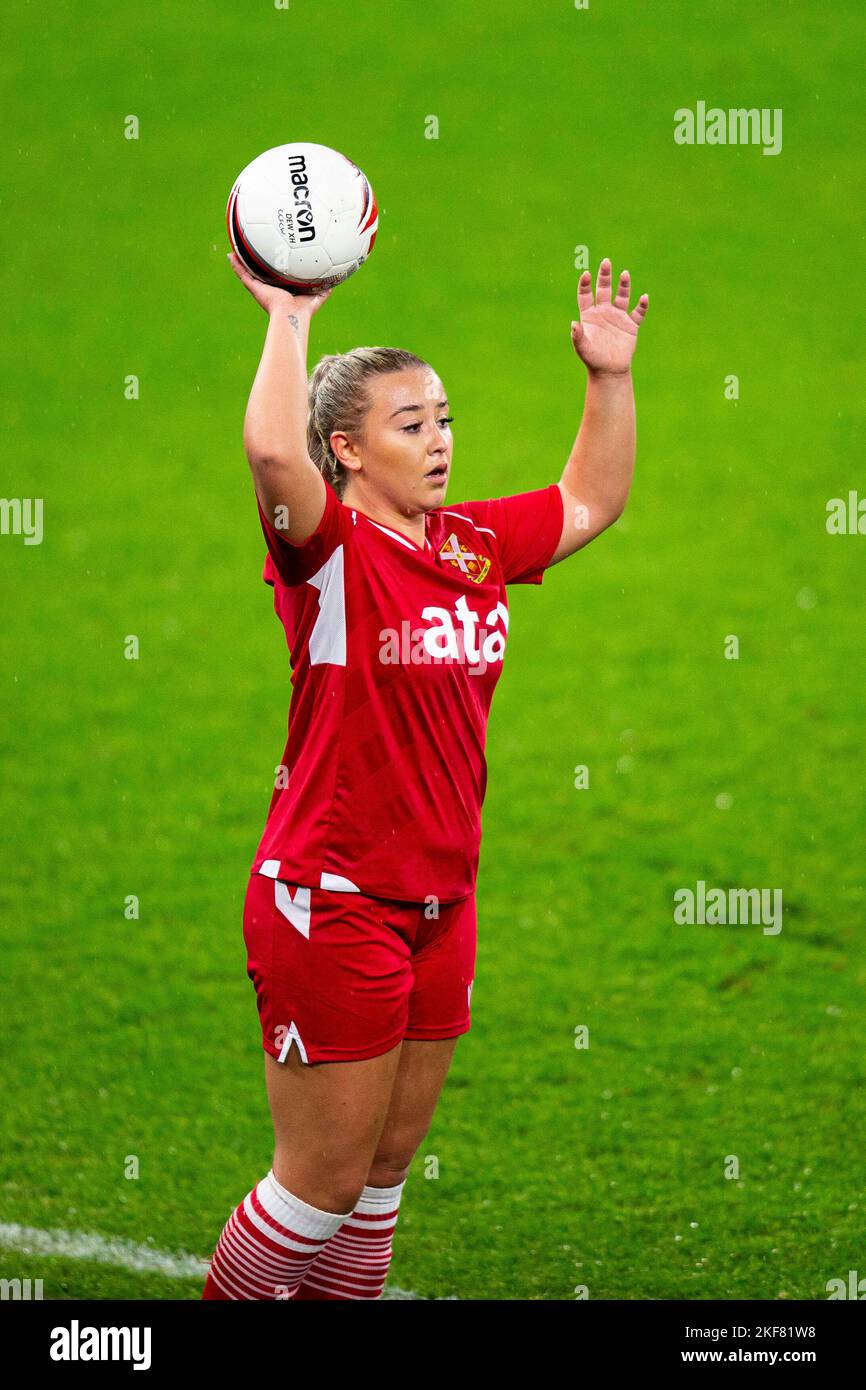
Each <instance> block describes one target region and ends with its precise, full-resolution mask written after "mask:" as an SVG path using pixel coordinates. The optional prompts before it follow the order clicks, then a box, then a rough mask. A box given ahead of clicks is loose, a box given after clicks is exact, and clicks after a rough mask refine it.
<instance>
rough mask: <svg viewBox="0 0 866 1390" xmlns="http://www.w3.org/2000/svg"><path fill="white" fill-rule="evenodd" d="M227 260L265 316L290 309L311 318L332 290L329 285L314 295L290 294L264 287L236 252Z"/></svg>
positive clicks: (289, 292) (275, 288) (273, 287)
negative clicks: (282, 309) (283, 309)
mask: <svg viewBox="0 0 866 1390" xmlns="http://www.w3.org/2000/svg"><path fill="white" fill-rule="evenodd" d="M228 259H229V263H230V265H231V268H232V270H233V271H234V273H235V275H236V276H237V277H238V279H239V280H240V282H241V284H242V285H244V286H245V287H246V288H247V289H248V290H249V292H250V294H251V295H252V297H253V299H254V300H255V301H256V303H257V304H260V305H261V306H262V308H263V309H264V311H265V313H266V314H273V313H274V312H276V311H278V310H279V309H281V308H285V309H291V311H292V313H293V314H309V316H310V317H311V318H312V316H313V314H314V313H315V312H316V310H317V309H320V308H321V306H322V305H323V304H324V302H325V300H326V299H327V298H328V297H329V295H330V294H331V291H332V290H333V285H331V286H329V288H328V289H326V290H317V291H316V293H315V294H292V292H291V291H290V290H281V289H278V288H277V287H276V286H275V285H266V284H265V282H264V281H263V280H257V279H256V277H255V276H254V275H251V274H250V272H249V271H248V270H247V268H246V266H245V265H244V263H243V261H242V260H241V259H240V257H239V256H238V254H237V252H236V251H231V252H229V257H228Z"/></svg>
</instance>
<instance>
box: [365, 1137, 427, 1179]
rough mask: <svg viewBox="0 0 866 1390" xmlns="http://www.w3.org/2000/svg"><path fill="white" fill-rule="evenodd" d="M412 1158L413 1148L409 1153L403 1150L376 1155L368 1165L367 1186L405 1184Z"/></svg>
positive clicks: (413, 1154)
mask: <svg viewBox="0 0 866 1390" xmlns="http://www.w3.org/2000/svg"><path fill="white" fill-rule="evenodd" d="M416 1147H417V1146H416ZM414 1156H415V1149H414V1148H413V1149H412V1150H411V1152H410V1151H409V1150H408V1149H403V1150H401V1151H399V1152H396V1153H395V1152H389V1153H383V1154H378V1153H377V1154H376V1156H375V1158H374V1159H373V1162H372V1163H371V1164H370V1171H369V1173H368V1174H367V1186H368V1187H396V1186H397V1184H398V1183H401V1182H405V1181H406V1178H407V1177H408V1176H409V1167H410V1164H411V1162H412V1159H413V1158H414Z"/></svg>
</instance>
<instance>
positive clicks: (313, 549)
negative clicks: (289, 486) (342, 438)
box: [257, 470, 354, 585]
mask: <svg viewBox="0 0 866 1390" xmlns="http://www.w3.org/2000/svg"><path fill="white" fill-rule="evenodd" d="M317 472H318V470H317ZM319 480H320V482H321V484H322V508H321V514H320V516H319V519H318V521H317V523H316V524H315V526H314V527H313V529H312V530H311V531H309V532H308V534H306V535H305V536H303V538H302V539H299V540H292V539H291V532H290V530H288V529H286V528H284V527H281V526H280V525H279V521H280V519H281V517H280V510H279V509H280V505H283V504H278V506H277V509H276V523H277V524H274V521H271V520H269V519H268V517H267V516H266V514H265V510H264V507H263V506H262V502H261V499H260V498H259V499H257V500H258V510H259V521H260V522H261V526H262V531H263V533H264V537H265V542H266V544H267V547H268V558H267V560H266V562H265V572H264V578H265V580H266V581H267V583H269V584H273V583H275V582H276V580H277V579H279V580H280V581H281V582H282V583H283V584H289V585H291V584H303V583H305V582H306V580H308V579H311V578H312V577H313V576H314V575H315V574H316V573H317V572H318V571H319V570H321V569H322V568H323V566H324V565H325V564H326V563H327V562H328V560H330V559H331V558H332V557H333V556H334V555H335V552H336V551H337V550H339V549H340V547H341V546H342V545H343V544H344V543H345V541H346V540H348V538H349V537H350V536H351V534H352V531H353V529H354V528H353V523H352V519H351V514H350V512H349V511H348V509H347V508H346V507H344V506H343V504H342V502H341V501H340V499H339V497H338V496H337V494H336V492H335V491H334V489H333V488H332V487H331V486H330V485H329V484H328V483H326V482H325V479H324V478H323V477H322V475H321V473H320V474H319Z"/></svg>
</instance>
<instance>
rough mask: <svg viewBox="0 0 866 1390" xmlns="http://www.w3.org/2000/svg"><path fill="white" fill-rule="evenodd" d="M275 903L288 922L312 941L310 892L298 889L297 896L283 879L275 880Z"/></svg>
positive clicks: (296, 890) (306, 889) (307, 889)
mask: <svg viewBox="0 0 866 1390" xmlns="http://www.w3.org/2000/svg"><path fill="white" fill-rule="evenodd" d="M274 902H275V903H276V905H277V909H278V911H280V912H281V913H282V914H283V916H284V917H285V918H286V920H287V921H289V922H291V924H292V926H293V927H295V928H297V930H298V931H299V932H300V933H301V936H305V937H306V938H307V940H308V941H309V939H310V890H309V888H296V889H295V896H294V898H293V897H292V890H291V887H290V886H289V884H288V883H283V880H282V879H281V878H275V879H274Z"/></svg>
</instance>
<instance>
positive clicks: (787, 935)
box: [0, 0, 866, 1299]
mask: <svg viewBox="0 0 866 1390" xmlns="http://www.w3.org/2000/svg"><path fill="white" fill-rule="evenodd" d="M7 19H8V21H9V22H10V24H11V34H10V35H9V37H8V38H7V40H6V42H5V43H4V46H3V50H2V53H0V63H2V67H3V76H4V88H5V90H6V93H7V99H6V103H5V106H6V111H7V123H6V128H5V139H4V141H3V147H4V153H3V166H4V175H5V177H4V178H3V188H4V193H3V198H4V211H5V215H6V219H7V231H8V232H9V233H10V235H7V238H6V250H5V253H4V257H3V262H2V267H0V274H2V279H3V288H4V303H5V305H6V310H5V325H6V329H7V332H6V334H5V335H4V347H3V353H4V361H3V385H4V388H5V389H4V391H3V393H2V394H3V406H2V410H3V426H4V430H3V433H4V439H5V444H6V449H5V459H4V468H3V482H2V489H0V490H2V492H3V495H4V496H5V497H7V498H14V497H19V498H24V497H41V498H43V499H44V539H43V541H42V544H41V545H31V546H27V545H25V544H24V543H23V539H22V538H21V537H20V536H15V535H12V534H9V535H2V536H0V577H2V586H3V592H4V595H5V598H4V604H3V633H2V650H3V662H2V686H0V689H2V704H0V743H2V763H3V768H4V783H3V789H2V805H0V810H2V822H3V825H4V848H3V863H2V873H0V914H2V921H3V924H4V930H3V966H4V968H3V972H2V974H3V983H2V995H0V1002H2V1014H3V1019H4V1026H3V1030H2V1040H3V1050H4V1057H3V1075H4V1082H5V1088H4V1089H5V1100H4V1105H3V1108H2V1119H0V1127H2V1128H0V1137H2V1144H0V1147H2V1159H0V1227H2V1228H3V1229H4V1230H5V1229H7V1227H8V1226H9V1225H10V1224H12V1223H17V1224H20V1225H23V1226H29V1227H36V1228H39V1229H40V1230H46V1231H49V1230H50V1231H56V1230H65V1231H78V1232H82V1231H83V1232H89V1233H94V1234H98V1235H101V1236H103V1237H105V1238H111V1237H119V1238H123V1239H125V1240H129V1241H133V1242H135V1243H138V1244H145V1243H150V1244H151V1245H152V1246H153V1247H154V1248H155V1249H160V1250H169V1251H185V1252H187V1253H188V1254H192V1255H197V1256H201V1257H207V1256H209V1255H210V1254H211V1252H212V1249H213V1245H214V1243H215V1241H216V1238H217V1236H218V1234H219V1231H220V1230H221V1228H222V1225H223V1223H224V1221H225V1220H226V1218H227V1216H228V1214H229V1211H230V1210H231V1209H232V1207H233V1206H234V1205H235V1204H236V1203H237V1202H238V1201H239V1200H240V1198H241V1197H242V1196H243V1195H244V1193H246V1192H247V1191H248V1190H249V1188H250V1187H251V1186H252V1184H253V1183H254V1182H255V1181H256V1180H257V1179H258V1178H259V1177H261V1176H262V1174H263V1173H264V1172H265V1170H266V1169H267V1167H268V1166H269V1164H270V1160H271V1154H272V1149H271V1129H270V1120H269V1117H268V1112H267V1107H266V1101H265V1094H264V1086H263V1062H262V1053H261V1046H260V1037H259V1030H258V1021H257V1017H256V1010H255V1000H254V995H253V991H252V986H251V985H250V983H249V981H248V980H247V978H246V975H245V973H244V949H243V939H242V933H241V905H242V900H243V894H244V890H245V886H246V874H247V870H248V866H249V863H250V861H251V858H252V854H253V851H254V848H255V845H256V843H257V840H258V836H259V834H260V831H261V828H262V824H263V818H264V814H265V810H266V806H267V801H268V796H269V793H270V788H271V786H272V769H273V767H274V765H275V763H276V762H277V761H278V759H279V756H280V753H281V751H282V746H283V742H282V740H283V734H284V729H285V718H286V709H287V704H288V693H289V692H288V668H287V660H286V654H285V647H284V641H283V636H282V632H281V630H280V629H279V626H278V624H277V622H276V620H275V618H274V616H273V613H272V610H271V602H270V594H269V591H268V590H267V589H266V588H265V586H264V585H263V584H262V583H261V579H260V573H261V563H262V557H263V542H262V538H261V535H260V532H259V527H258V522H257V519H256V513H255V506H254V502H253V495H252V488H251V483H250V479H249V475H248V471H247V466H246V462H245V459H244V456H243V451H242V446H241V423H242V418H243V410H244V406H245V401H246V396H247V392H248V389H249V386H250V383H251V380H252V376H253V373H254V370H255V365H256V362H257V359H258V353H259V350H260V346H261V342H262V338H263V333H264V327H265V318H264V315H263V314H262V313H261V312H260V311H259V310H258V309H257V308H256V306H255V305H254V304H253V302H252V300H251V299H249V297H248V296H247V295H245V294H244V292H243V291H242V289H241V287H240V286H239V285H238V283H237V281H236V280H235V278H234V276H233V275H232V273H231V271H230V269H229V267H228V265H227V263H226V258H225V257H226V251H227V243H226V235H225V227H224V222H223V212H224V206H225V199H226V195H227V192H228V189H229V187H230V185H231V183H232V180H233V178H234V176H235V175H236V173H237V172H238V170H239V169H240V168H241V167H243V165H245V164H246V163H247V162H248V161H249V160H250V159H251V158H252V157H253V156H254V155H256V154H257V153H259V152H260V151H261V150H263V149H265V148H268V147H269V146H271V145H275V144H278V143H282V142H283V141H286V140H290V139H311V140H316V141H319V142H321V143H324V144H329V145H333V146H335V147H337V148H339V149H341V150H344V151H345V152H346V153H347V154H349V155H350V157H351V158H352V159H353V160H355V161H356V162H357V163H358V164H359V165H360V166H361V167H362V168H363V169H364V170H365V171H366V172H367V173H368V174H369V177H370V179H371V182H372V184H373V187H374V189H375V191H376V194H377V197H378V201H379V205H380V211H381V220H380V231H379V238H378V241H377V244H376V248H375V250H374V253H373V256H372V258H371V260H370V263H369V265H367V266H365V267H364V268H363V269H362V270H361V272H360V273H359V274H358V275H357V276H356V277H355V278H354V279H353V280H352V281H351V282H350V283H348V284H347V285H345V286H343V287H341V288H339V289H338V290H337V291H336V292H335V293H334V295H333V296H332V298H331V300H330V301H329V303H328V304H327V305H326V306H325V308H324V310H323V311H322V313H321V314H320V315H319V316H318V317H317V319H316V321H315V323H314V326H313V352H314V358H313V360H315V356H318V354H319V353H323V352H332V351H340V350H346V349H348V348H350V347H352V346H354V345H357V344H375V343H381V344H389V345H392V346H398V347H408V348H411V349H412V350H414V351H416V352H418V353H420V354H421V355H423V356H425V357H426V358H428V359H429V360H430V361H431V362H432V363H433V365H434V366H435V367H436V369H437V371H438V372H439V374H440V375H441V377H442V379H443V381H444V383H445V386H446V389H447V390H448V393H449V396H450V398H451V401H452V404H453V413H454V415H455V417H456V418H455V425H454V432H455V456H454V459H455V470H454V477H453V480H452V484H451V487H450V489H449V501H451V502H456V501H459V500H461V498H465V497H478V496H501V495H502V494H504V493H508V492H518V491H523V490H525V489H528V488H531V487H541V486H543V485H545V484H546V483H549V482H553V481H555V480H556V479H557V478H558V477H559V475H560V472H561V470H562V467H563V465H564V462H565V459H566V457H567V455H568V451H569V448H570V446H571V443H572V440H573V438H574V434H575V432H576V430H577V426H578V423H579V419H580V413H581V406H582V399H583V379H584V372H583V368H582V366H581V364H580V363H579V362H578V360H577V359H576V357H575V356H574V354H573V351H572V348H571V345H570V341H569V322H570V320H571V319H572V318H573V317H576V300H575V291H576V284H577V277H578V271H577V270H576V269H575V263H574V262H575V248H576V247H578V246H586V247H588V249H589V254H590V259H591V264H592V269H593V272H595V271H596V269H597V266H598V262H599V260H600V259H601V257H602V256H604V255H606V254H608V255H610V256H611V257H612V260H613V266H614V272H615V273H618V271H619V270H620V269H622V268H623V267H627V268H628V269H630V270H631V272H632V283H633V287H634V293H635V295H636V294H639V293H641V292H643V291H647V292H648V293H649V296H650V308H649V313H648V316H647V319H646V322H645V325H644V326H643V328H642V329H641V335H640V342H639V346H638V351H637V356H636V359H635V365H634V378H635V387H636V398H637V414H638V455H637V467H636V479H635V485H634V489H633V492H632V496H631V499H630V502H629V506H628V508H627V510H626V512H625V514H624V516H623V518H622V519H621V521H620V522H619V523H618V524H617V525H616V526H615V527H614V528H612V529H611V530H610V531H609V532H607V533H606V534H605V535H603V536H602V537H601V538H600V539H599V540H597V541H596V542H595V543H593V544H592V545H591V546H589V547H588V548H587V549H585V550H584V551H582V552H579V553H578V554H577V555H576V556H574V557H573V558H571V559H570V560H568V561H566V562H564V563H563V564H562V565H560V566H557V567H556V568H555V569H553V570H551V571H550V573H549V574H548V575H547V576H546V578H545V581H544V584H543V585H542V586H541V588H540V589H539V588H534V587H528V588H525V589H521V588H519V587H515V588H512V589H511V590H510V603H511V611H512V622H511V636H510V640H509V651H508V657H507V661H506V665H505V671H504V674H503V677H502V680H501V682H500V686H499V689H498V692H497V695H496V699H495V701H494V707H493V714H492V718H491V723H490V729H489V738H488V753H489V763H490V786H489V791H488V798H487V802H486V805H485V816H484V826H485V833H484V843H483V850H482V861H481V870H480V875H479V952H478V970H477V977H476V985H475V988H474V991H473V1000H472V1003H473V1027H472V1030H471V1032H470V1033H469V1034H468V1035H467V1036H466V1037H464V1038H463V1039H462V1040H461V1042H460V1043H459V1044H458V1048H457V1052H456V1055H455V1060H454V1064H453V1067H452V1071H451V1074H450V1077H449V1080H448V1082H447V1084H446V1087H445V1091H444V1093H443V1096H442V1099H441V1102H440V1105H439V1108H438V1111H437V1113H436V1116H435V1119H434V1122H433V1125H432V1128H431V1131H430V1133H429V1135H428V1136H427V1138H426V1140H425V1141H424V1143H423V1144H422V1146H421V1150H420V1151H419V1154H418V1156H417V1158H416V1160H415V1163H414V1165H413V1169H412V1172H411V1174H410V1177H409V1181H408V1183H407V1186H406V1190H405V1194H404V1200H403V1205H402V1208H401V1217H400V1223H399V1225H398V1228H397V1235H396V1240H395V1254H394V1260H393V1264H392V1267H391V1273H390V1278H389V1284H390V1285H392V1286H394V1287H396V1288H399V1289H405V1290H411V1291H413V1292H414V1293H416V1294H418V1295H420V1296H423V1297H428V1298H435V1297H451V1296H456V1297H458V1298H460V1299H482V1298H488V1299H572V1298H574V1297H575V1289H576V1288H577V1287H578V1286H586V1288H587V1290H588V1294H589V1297H590V1298H591V1299H674V1298H688V1299H692V1298H694V1299H704V1298H722V1299H728V1298H744V1299H759V1298H761V1299H764V1298H769V1299H784V1298H791V1299H795V1298H806V1299H821V1298H826V1296H827V1295H826V1283H827V1280H828V1279H831V1278H836V1277H839V1278H843V1279H844V1278H846V1277H847V1273H848V1271H849V1270H850V1269H857V1268H860V1271H861V1273H866V1270H864V1269H863V1259H864V1252H863V1242H862V1233H863V1218H864V1202H866V1194H864V1174H863V1162H862V1158H863V1132H864V1131H863V1122H864V1086H863V1082H864V1062H863V1033H864V1013H863V989H864V983H866V952H864V944H863V931H862V927H863V920H864V910H866V894H864V876H863V853H862V850H863V829H864V824H866V815H864V774H863V702H862V691H863V686H864V675H866V672H864V644H863V590H864V573H866V567H864V554H866V536H858V535H846V536H832V535H829V534H828V532H827V529H826V524H825V518H826V506H827V502H828V501H829V499H831V498H834V497H843V498H845V497H847V495H848V493H849V491H850V490H852V489H857V488H858V487H859V488H860V489H861V490H862V491H866V482H864V471H863V464H862V451H863V445H862V425H863V414H864V410H863V392H862V376H863V370H864V362H863V352H862V342H863V338H864V327H866V326H864V315H863V297H862V293H861V292H860V281H861V279H862V245H863V237H862V208H863V201H864V199H863V191H864V190H863V182H862V176H861V175H862V162H861V161H860V159H859V158H858V156H859V140H860V131H861V129H862V125H863V120H862V118H863V114H864V111H863V107H864V99H863V88H862V75H861V73H860V70H859V62H858V53H859V43H858V39H859V29H860V22H861V19H860V6H859V5H856V4H854V3H853V0H848V2H847V3H837V4H835V5H833V6H832V7H831V9H830V11H829V13H828V11H827V9H826V7H822V6H814V5H811V4H806V3H805V0H795V2H794V3H791V4H788V5H785V6H770V5H766V6H755V5H754V3H753V0H732V3H729V4H721V3H720V4H716V5H701V6H695V5H693V4H687V3H684V0H670V3H668V4H666V5H664V6H659V5H647V4H645V3H640V0H610V3H606V4H605V3H602V2H601V0H592V3H591V5H590V7H589V8H588V9H586V10H578V9H576V8H575V7H574V5H573V4H571V3H570V0H556V3H554V2H553V0H542V3H538V0H532V2H531V3H530V0H515V3H511V4H508V5H487V6H481V7H478V8H475V7H468V8H467V7H466V6H465V5H464V4H461V3H459V0H441V2H440V3H439V4H437V5H436V6H435V7H433V8H432V9H430V8H424V7H419V6H417V5H410V4H408V3H397V4H393V3H388V4H385V3H384V0H383V2H382V3H369V4H365V5H358V4H349V3H346V0H332V3H328V4H321V3H314V2H313V0H292V3H291V5H290V7H289V8H288V9H287V10H281V9H277V8H276V7H275V6H274V5H273V4H271V3H269V0H246V2H245V3H241V0H232V2H231V3H230V2H229V0H214V3H211V4H209V5H206V6H181V5H175V4H171V3H167V0H163V2H162V3H153V4H149V5H146V6H127V5H116V4H109V3H107V0H94V3H91V4H90V5H88V6H86V7H82V6H73V5H71V4H69V3H56V4H52V5H50V6H48V7H46V6H40V5H36V4H26V3H22V2H21V0H18V3H15V4H13V5H12V6H10V14H9V15H8V16H7ZM700 100H703V101H705V102H706V103H707V105H710V106H711V105H716V106H719V107H721V108H723V109H727V108H729V107H739V106H746V107H757V108H768V109H776V108H779V109H781V110H782V111H783V118H784V126H783V130H784V135H783V147H782V149H781V152H780V153H779V154H778V155H775V156H766V155H764V154H763V152H762V149H761V148H760V147H758V146H754V145H752V146H733V145H731V146H724V147H709V146H699V145H692V146H689V145H678V144H676V143H675V141H674V138H673V132H674V112H675V111H676V110H677V109H678V108H681V107H690V108H692V109H694V108H695V107H696V104H697V102H698V101H700ZM129 115H135V116H137V117H138V120H139V122H140V131H139V138H138V140H128V139H125V138H124V121H125V118H126V117H127V116H129ZM433 115H435V116H436V117H437V118H438V122H439V131H438V139H427V138H425V122H427V118H428V117H430V116H433ZM855 142H856V143H855ZM131 374H134V375H136V376H137V377H138V378H139V382H140V395H139V399H138V400H128V399H126V398H125V395H124V382H125V379H126V378H127V377H128V376H129V375H131ZM731 376H736V377H737V378H738V381H739V398H738V399H727V398H726V394H725V382H726V379H727V378H729V377H731ZM130 634H135V635H136V636H137V637H138V639H139V642H140V657H139V659H138V660H137V661H129V660H126V659H125V658H124V641H125V639H126V637H127V636H128V635H130ZM729 635H735V636H737V637H738V639H739V648H740V655H739V659H738V660H727V659H725V655H724V644H725V639H726V638H727V637H728V636H729ZM430 756H431V757H434V756H435V749H433V748H431V749H430ZM579 765H586V766H587V767H588V768H589V773H590V785H589V787H588V788H587V789H585V790H577V789H576V787H575V785H574V783H575V768H576V767H577V766H579ZM720 799H721V800H720ZM698 880H704V881H705V882H706V883H707V884H709V885H720V886H723V887H735V886H743V887H752V886H757V887H766V888H780V889H781V890H782V891H783V902H784V918H783V928H782V931H781V932H780V933H779V934H778V935H776V936H771V935H765V934H764V933H763V932H762V930H761V927H760V925H740V926H709V925H694V926H676V925H675V924H674V921H673V894H674V892H675V891H676V889H677V888H678V887H689V886H692V887H694V885H695V884H696V882H697V881H698ZM130 894H135V895H137V896H138V898H139V900H140V917H139V919H138V920H133V921H130V920H127V919H126V918H125V916H124V902H125V899H126V898H127V895H130ZM580 1025H586V1026H587V1027H588V1028H589V1038H590V1045H589V1047H588V1048H586V1049H578V1048H577V1047H576V1046H575V1029H576V1028H578V1027H579V1026H580ZM130 1156H133V1157H134V1158H135V1159H136V1160H137V1162H138V1165H139V1176H138V1177H137V1178H134V1179H130V1178H127V1177H126V1176H125V1168H126V1165H127V1164H128V1163H129V1161H130ZM430 1156H435V1158H436V1159H437V1160H438V1173H439V1176H438V1177H437V1178H435V1179H434V1178H428V1177H426V1176H425V1172H426V1171H427V1170H428V1168H429V1167H431V1166H432V1165H429V1164H428V1163H427V1160H428V1158H429V1157H430ZM729 1156H735V1157H736V1159H737V1161H738V1163H739V1178H738V1179H736V1178H730V1177H726V1162H727V1161H728V1159H729ZM0 1277H4V1278H24V1277H31V1278H42V1279H43V1281H44V1289H45V1297H47V1298H48V1297H50V1298H57V1299H62V1298H75V1297H85V1298H110V1297H125V1298H136V1299H137V1298H189V1299H194V1298H197V1297H198V1296H199V1292H200V1286H201V1285H200V1281H198V1280H195V1279H180V1280H175V1279H172V1278H168V1277H165V1276H163V1275H156V1274H138V1273H136V1272H134V1271H133V1270H129V1269H123V1268H117V1267H114V1266H112V1265H106V1264H100V1263H99V1262H97V1261H88V1260H82V1259H71V1258H66V1257H63V1256H57V1255H39V1254H37V1253H31V1254H26V1253H24V1252H23V1251H22V1250H21V1249H19V1248H16V1247H15V1246H14V1244H13V1245H12V1246H9V1245H7V1246H6V1247H5V1248H0Z"/></svg>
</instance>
